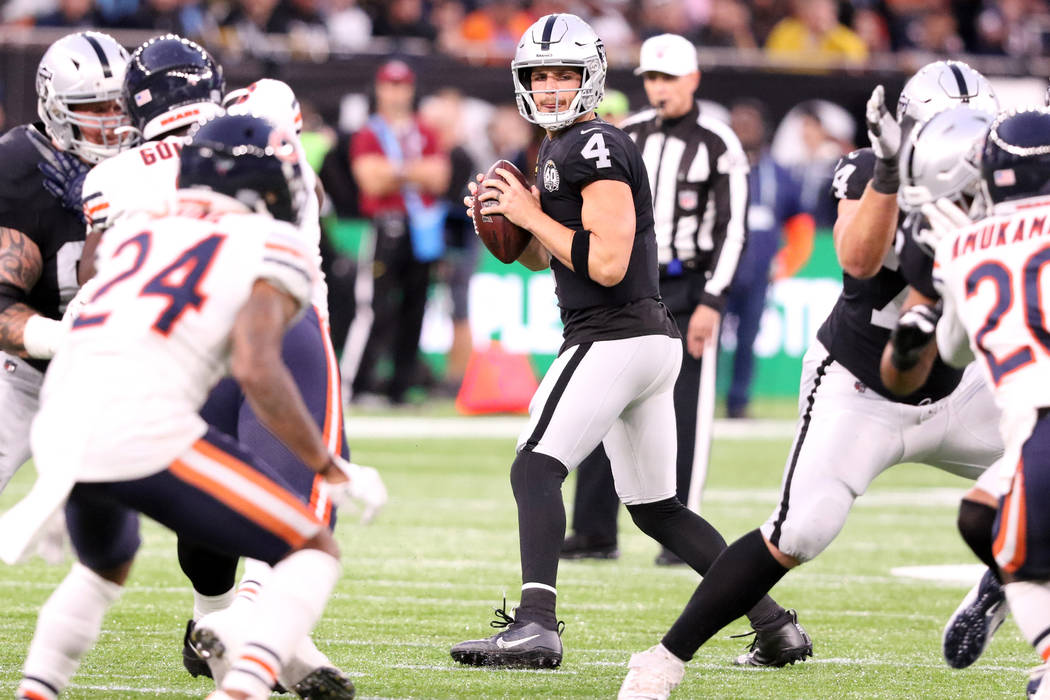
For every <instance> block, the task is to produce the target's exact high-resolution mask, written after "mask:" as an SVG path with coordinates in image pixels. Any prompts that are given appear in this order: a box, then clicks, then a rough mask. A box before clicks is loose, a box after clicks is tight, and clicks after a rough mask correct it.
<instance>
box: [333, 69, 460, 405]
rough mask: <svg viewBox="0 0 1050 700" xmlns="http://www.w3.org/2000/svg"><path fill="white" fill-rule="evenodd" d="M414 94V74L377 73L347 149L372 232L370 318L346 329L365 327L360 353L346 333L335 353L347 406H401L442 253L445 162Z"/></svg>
mask: <svg viewBox="0 0 1050 700" xmlns="http://www.w3.org/2000/svg"><path fill="white" fill-rule="evenodd" d="M415 92H416V90H415V74H414V73H413V72H412V69H411V68H409V66H408V65H407V64H406V63H404V62H403V61H399V60H393V61H387V62H386V63H384V64H383V65H382V66H380V68H379V70H378V71H377V72H376V81H375V104H376V111H375V114H373V115H372V117H371V118H370V119H369V120H368V122H367V123H366V124H365V126H364V127H363V128H362V129H361V130H360V131H358V132H357V133H356V134H354V137H353V139H352V140H351V142H350V164H351V170H352V172H353V174H354V180H355V181H356V182H357V186H358V187H359V188H360V192H361V197H360V206H361V213H362V214H364V215H365V216H368V217H370V218H371V219H372V223H373V227H374V229H375V247H374V252H373V255H372V265H371V267H372V280H371V281H372V294H371V312H372V313H371V319H369V314H367V313H365V311H366V309H363V308H361V307H360V306H359V307H358V310H357V315H356V317H355V318H354V324H353V326H361V325H362V324H366V325H370V326H371V328H370V331H369V332H368V334H367V342H365V344H364V347H353V345H354V343H353V342H352V341H353V340H354V339H358V338H362V337H365V336H364V334H363V333H357V332H355V328H354V327H353V326H352V327H351V330H350V334H349V336H350V341H348V343H347V347H346V349H345V351H344V353H343V367H342V369H343V381H344V382H352V385H351V386H352V395H353V397H354V398H355V400H360V397H361V396H362V395H364V394H375V393H379V392H381V391H382V393H385V394H386V396H387V398H388V399H389V401H390V403H392V404H401V403H404V402H405V400H406V392H407V391H408V389H409V388H410V387H411V386H412V385H413V383H414V382H415V378H416V375H417V372H418V371H419V361H418V356H419V335H420V331H421V329H422V326H423V311H424V309H425V306H426V300H427V288H428V286H429V282H430V268H431V265H432V263H433V262H434V261H435V260H437V259H438V258H440V257H441V255H442V253H443V252H444V240H445V239H444V237H445V214H446V211H447V206H446V205H445V204H444V203H443V202H439V199H438V198H439V197H442V196H444V195H445V193H446V192H447V190H448V186H449V179H450V173H449V170H450V168H449V160H448V157H447V156H446V155H445V153H444V152H443V151H442V150H441V147H440V144H439V140H438V135H437V134H436V133H435V132H434V131H433V130H432V129H431V128H430V127H428V126H426V125H425V124H423V123H422V122H421V121H420V120H419V119H418V117H417V116H416V114H415V112H414V107H413V101H414V99H415ZM360 282H361V280H359V286H360ZM358 298H359V300H361V296H360V295H359V297H358ZM387 348H389V351H388V350H387ZM388 352H389V354H390V355H392V357H393V373H392V375H391V377H390V380H389V382H387V383H386V385H385V387H381V385H380V382H379V378H378V373H377V368H378V367H377V366H378V364H379V362H380V359H381V358H382V357H383V356H384V355H386V354H388Z"/></svg>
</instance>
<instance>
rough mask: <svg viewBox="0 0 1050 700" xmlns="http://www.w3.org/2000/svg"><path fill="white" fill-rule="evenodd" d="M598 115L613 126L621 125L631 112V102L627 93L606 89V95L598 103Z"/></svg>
mask: <svg viewBox="0 0 1050 700" xmlns="http://www.w3.org/2000/svg"><path fill="white" fill-rule="evenodd" d="M597 112H598V116H599V117H601V118H602V119H604V120H605V121H607V122H609V123H610V124H612V125H613V126H620V122H622V121H623V120H624V119H626V118H627V115H628V114H630V113H631V103H630V101H629V100H628V99H627V95H625V94H623V93H622V92H620V91H619V90H608V89H607V90H606V91H605V97H603V98H602V101H601V102H599V103H598V110H597Z"/></svg>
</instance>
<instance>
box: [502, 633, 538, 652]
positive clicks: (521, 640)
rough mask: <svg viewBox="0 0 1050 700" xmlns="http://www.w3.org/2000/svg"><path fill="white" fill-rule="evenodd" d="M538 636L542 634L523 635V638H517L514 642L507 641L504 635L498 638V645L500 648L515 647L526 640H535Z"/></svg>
mask: <svg viewBox="0 0 1050 700" xmlns="http://www.w3.org/2000/svg"><path fill="white" fill-rule="evenodd" d="M538 636H540V635H538V634H534V635H532V636H531V637H522V638H521V639H515V640H514V641H513V642H508V641H505V640H504V639H503V637H500V638H499V639H497V640H496V646H498V647H499V648H500V649H513V648H514V647H516V646H519V645H521V644H524V643H525V642H528V641H530V640H533V639H535V638H536V637H538Z"/></svg>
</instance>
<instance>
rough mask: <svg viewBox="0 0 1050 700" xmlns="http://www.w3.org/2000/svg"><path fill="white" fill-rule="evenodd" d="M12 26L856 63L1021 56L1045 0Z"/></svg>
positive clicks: (1047, 19) (78, 6) (728, 1)
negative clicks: (559, 33) (552, 25)
mask: <svg viewBox="0 0 1050 700" xmlns="http://www.w3.org/2000/svg"><path fill="white" fill-rule="evenodd" d="M2 8H3V12H2V21H3V22H4V23H5V24H8V25H11V24H16V25H27V26H28V25H36V26H46V27H64V28H78V27H103V28H113V29H118V28H127V29H131V28H134V29H151V30H158V31H173V32H176V33H179V34H182V35H185V36H189V37H192V38H195V39H199V40H201V41H203V42H204V43H206V44H208V45H209V47H211V48H213V49H218V48H224V49H233V50H237V49H241V50H245V51H251V52H259V51H265V50H266V47H267V39H266V37H267V36H272V35H288V37H290V38H291V39H292V41H293V45H294V46H293V48H298V49H301V50H303V51H306V52H308V53H313V54H315V55H323V54H324V53H325V52H328V51H332V50H337V51H338V50H342V51H354V50H360V49H362V48H364V47H366V46H368V45H369V44H370V42H372V41H373V40H374V39H376V38H384V39H388V40H392V41H394V42H405V41H412V42H422V43H424V44H426V45H429V48H431V49H437V50H440V51H442V52H445V53H449V54H452V55H459V56H463V57H466V58H471V59H473V60H481V61H486V60H491V61H495V60H503V59H505V58H506V57H508V56H510V55H511V54H512V53H513V49H514V45H515V43H516V42H517V39H518V38H519V37H520V36H521V33H522V32H523V31H524V29H525V28H526V27H528V26H529V24H531V23H532V22H533V21H534V20H535V19H536V18H538V17H540V16H542V15H544V14H547V13H551V12H572V13H574V14H577V15H579V16H581V17H583V18H585V19H586V20H587V21H588V22H589V23H590V24H591V25H592V26H593V27H594V28H595V30H596V31H597V32H598V34H599V35H600V36H602V37H603V39H604V41H605V43H606V45H607V46H609V47H610V48H624V47H634V46H637V44H638V43H639V42H641V41H643V40H644V39H646V38H648V37H650V36H653V35H656V34H661V33H664V32H670V33H675V34H680V35H682V36H685V37H687V38H689V39H691V40H693V41H694V42H695V43H696V44H698V45H700V46H707V47H732V48H737V49H751V50H756V51H757V50H764V51H766V52H767V53H768V54H769V55H770V56H771V57H773V58H783V59H785V60H790V61H799V60H802V61H809V62H831V61H837V62H847V63H857V64H861V63H863V62H865V61H866V60H867V59H868V58H869V57H870V56H873V55H879V54H884V53H887V52H900V51H921V52H933V53H939V54H945V55H954V54H958V53H960V52H965V53H972V54H986V55H1001V56H1013V57H1028V56H1039V55H1045V54H1047V53H1048V50H1050V7H1048V2H1047V0H6V2H4V3H2Z"/></svg>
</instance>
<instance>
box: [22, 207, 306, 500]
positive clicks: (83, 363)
mask: <svg viewBox="0 0 1050 700" xmlns="http://www.w3.org/2000/svg"><path fill="white" fill-rule="evenodd" d="M180 206H182V205H181V204H180ZM311 253H312V251H311V250H310V247H309V246H308V245H307V244H306V243H305V242H304V241H303V239H302V236H301V235H300V234H299V232H298V231H297V229H296V228H295V227H294V226H292V225H291V224H287V223H284V222H281V221H276V220H274V219H273V218H271V217H269V216H265V215H260V214H239V213H238V214H225V215H221V216H215V215H208V216H202V217H201V216H194V215H192V214H191V213H190V212H188V211H187V210H186V209H185V207H182V208H181V209H180V212H179V213H178V214H177V215H175V216H169V217H156V216H151V215H148V214H140V215H137V216H128V217H125V218H124V219H123V220H122V221H120V222H119V223H118V224H117V225H115V226H113V227H112V228H110V229H109V230H108V231H107V232H106V234H105V236H103V239H102V242H101V244H100V246H99V254H98V275H97V277H96V282H95V284H97V285H98V286H97V291H95V292H94V294H93V295H92V296H91V298H90V300H89V301H88V303H87V305H86V306H85V307H84V308H83V310H82V312H81V314H80V316H79V317H78V318H77V320H76V321H75V322H74V324H73V328H72V330H71V331H70V334H69V338H68V340H67V342H66V344H65V346H64V347H62V348H61V349H60V350H59V352H58V354H57V356H56V357H55V359H54V360H53V361H52V364H51V367H50V371H49V372H48V375H47V378H46V379H45V382H44V387H43V389H42V391H41V409H40V413H39V415H38V418H37V422H38V423H39V424H40V425H41V426H45V427H46V428H47V429H46V430H42V431H41V435H44V434H48V433H50V435H52V436H53V435H55V434H69V435H71V437H70V440H69V442H70V449H71V450H74V451H75V453H74V454H71V455H70V460H71V461H73V462H75V463H76V469H77V473H76V479H77V480H79V481H104V480H111V479H128V478H137V477H141V476H145V475H147V474H151V473H154V472H156V471H159V470H161V469H163V468H165V467H166V466H167V464H168V463H169V462H170V461H171V460H172V459H174V458H175V457H176V456H177V455H178V454H180V453H181V452H182V451H183V450H185V449H186V448H188V447H189V446H190V445H191V444H192V443H193V442H194V441H195V440H197V439H198V438H199V437H200V436H201V435H203V434H204V432H205V430H206V425H205V423H204V421H203V420H202V419H201V418H200V416H199V415H198V414H197V412H198V411H199V410H200V407H201V406H202V405H203V404H204V401H205V399H206V397H207V395H208V392H209V391H210V390H211V388H212V386H213V385H214V384H215V382H217V381H218V380H219V378H220V377H222V376H223V375H224V374H225V373H226V371H227V364H228V356H229V344H230V331H231V329H232V327H233V323H234V319H235V317H236V316H237V313H238V312H239V311H240V309H241V307H242V306H243V305H244V303H245V302H246V301H247V299H248V298H249V296H250V294H251V291H252V288H253V285H254V284H255V282H256V281H257V280H266V281H268V282H270V283H271V284H273V285H275V286H277V287H279V288H281V289H283V290H284V291H286V292H287V293H288V294H289V295H291V296H292V297H293V298H295V300H296V301H297V302H299V303H300V304H301V305H302V307H303V308H305V307H306V305H308V304H309V299H310V292H311V289H312V287H313V282H314V279H313V278H314V272H315V265H314V262H313V259H312V258H311ZM71 420H73V421H75V422H77V423H78V424H79V425H78V426H77V428H76V429H75V430H72V431H70V432H69V433H66V432H65V431H64V430H59V431H58V432H57V433H56V432H54V429H55V427H56V426H61V425H66V424H68V422H69V421H71ZM36 432H37V426H34V442H35V441H36ZM78 437H79V438H80V439H78Z"/></svg>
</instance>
